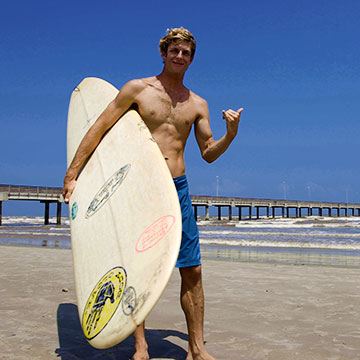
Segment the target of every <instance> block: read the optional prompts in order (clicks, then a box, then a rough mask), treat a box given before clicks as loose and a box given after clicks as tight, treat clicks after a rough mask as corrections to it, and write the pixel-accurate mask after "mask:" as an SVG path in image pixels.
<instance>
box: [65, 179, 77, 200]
mask: <svg viewBox="0 0 360 360" xmlns="http://www.w3.org/2000/svg"><path fill="white" fill-rule="evenodd" d="M75 186H76V180H69V179H68V178H67V177H65V179H64V187H63V190H62V194H63V196H64V202H65V204H68V203H69V200H70V197H71V195H72V193H73V191H74V189H75Z"/></svg>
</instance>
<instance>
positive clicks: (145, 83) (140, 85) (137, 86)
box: [124, 76, 156, 93]
mask: <svg viewBox="0 0 360 360" xmlns="http://www.w3.org/2000/svg"><path fill="white" fill-rule="evenodd" d="M155 83H156V77H155V76H153V77H147V78H142V79H133V80H130V81H129V82H127V83H126V84H125V85H124V88H127V89H129V90H131V91H134V92H138V93H139V92H141V91H142V90H144V89H145V88H147V87H149V86H152V85H154V84H155Z"/></svg>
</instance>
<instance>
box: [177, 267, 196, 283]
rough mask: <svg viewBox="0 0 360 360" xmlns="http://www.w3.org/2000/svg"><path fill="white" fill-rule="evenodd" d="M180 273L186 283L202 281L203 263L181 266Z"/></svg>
mask: <svg viewBox="0 0 360 360" xmlns="http://www.w3.org/2000/svg"><path fill="white" fill-rule="evenodd" d="M179 270H180V275H181V278H182V280H183V281H184V282H186V283H197V282H198V281H201V265H197V266H189V267H184V268H180V269H179Z"/></svg>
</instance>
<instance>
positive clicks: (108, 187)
mask: <svg viewBox="0 0 360 360" xmlns="http://www.w3.org/2000/svg"><path fill="white" fill-rule="evenodd" d="M130 168H131V165H130V164H126V165H125V166H123V167H122V168H121V169H119V170H118V171H116V173H115V174H113V175H112V176H111V177H110V178H109V179H108V180H107V181H106V182H105V184H104V185H103V186H102V187H101V188H100V190H99V191H98V192H97V193H96V195H95V196H94V199H93V200H92V201H91V203H90V205H89V207H88V209H87V211H86V214H85V218H86V219H88V218H89V217H90V216H93V215H94V214H95V213H96V212H97V211H98V210H99V209H100V208H101V207H102V206H104V204H105V203H106V201H108V200H109V199H110V197H111V196H112V195H113V194H114V193H115V191H116V190H117V189H118V187H119V186H120V185H121V183H122V182H123V181H124V179H125V177H126V175H127V173H128V172H129V170H130Z"/></svg>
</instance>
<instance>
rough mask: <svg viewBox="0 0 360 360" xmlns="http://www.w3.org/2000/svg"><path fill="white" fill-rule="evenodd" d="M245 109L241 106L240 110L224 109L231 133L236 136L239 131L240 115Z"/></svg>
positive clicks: (224, 117) (228, 129)
mask: <svg viewBox="0 0 360 360" xmlns="http://www.w3.org/2000/svg"><path fill="white" fill-rule="evenodd" d="M243 110H244V109H243V108H240V109H239V110H238V111H235V110H232V109H229V110H227V111H225V110H223V112H222V114H223V119H224V120H225V121H226V128H227V132H228V134H229V135H231V136H233V137H235V136H236V134H237V131H238V127H239V122H240V115H241V113H242V111H243Z"/></svg>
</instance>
